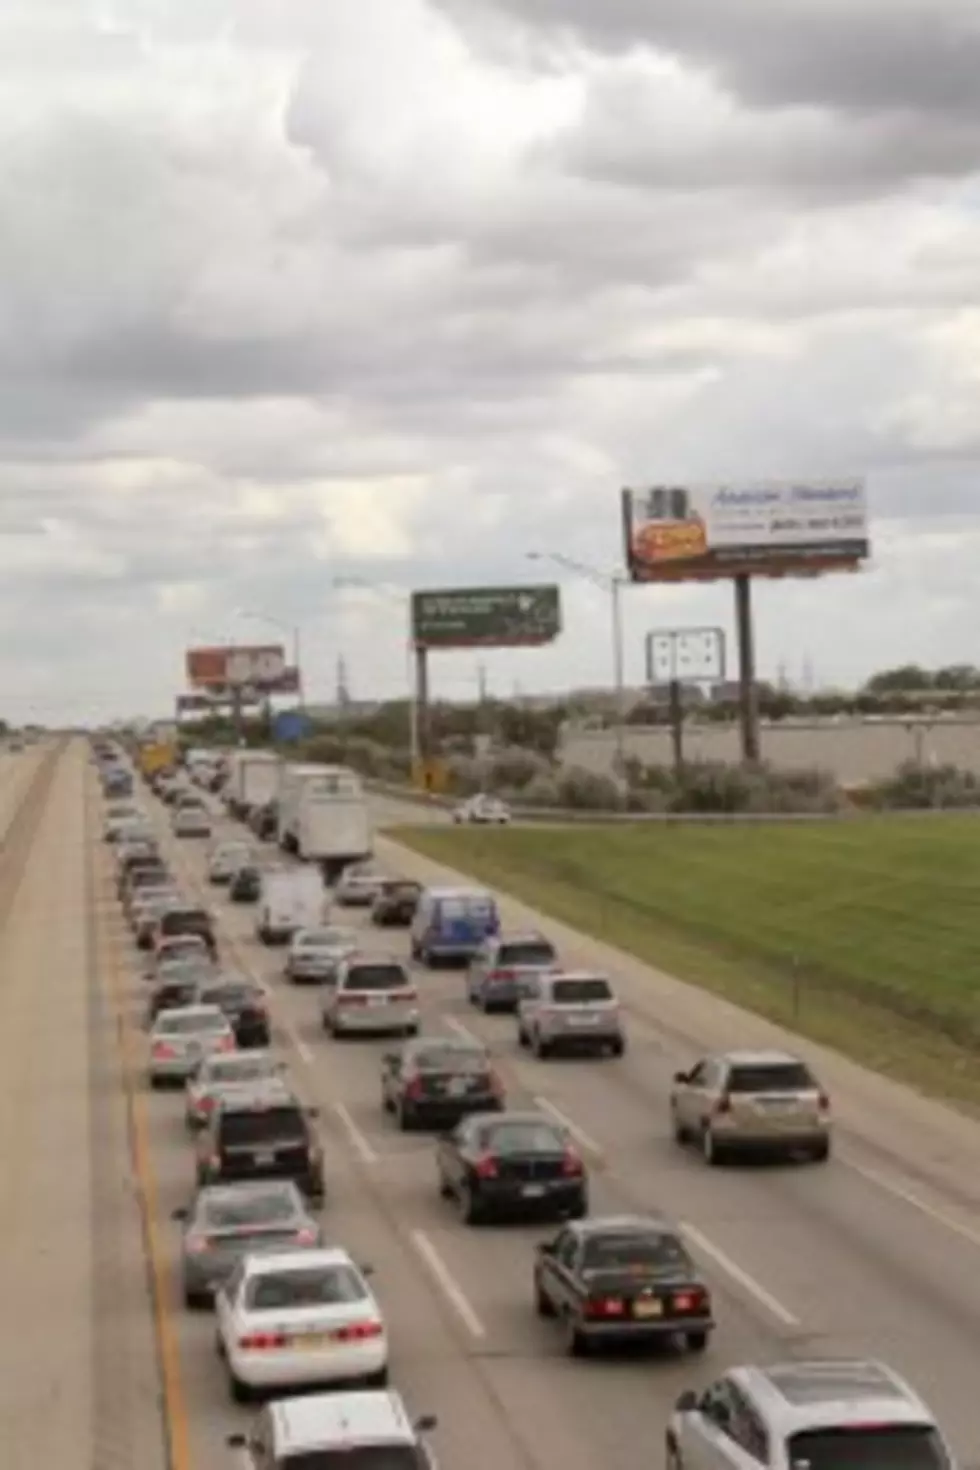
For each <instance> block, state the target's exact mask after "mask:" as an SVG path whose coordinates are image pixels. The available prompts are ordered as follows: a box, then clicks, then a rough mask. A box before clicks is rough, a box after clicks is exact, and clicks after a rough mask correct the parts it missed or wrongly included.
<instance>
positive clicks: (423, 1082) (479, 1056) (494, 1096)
mask: <svg viewBox="0 0 980 1470" xmlns="http://www.w3.org/2000/svg"><path fill="white" fill-rule="evenodd" d="M381 1100H382V1104H383V1106H384V1108H385V1111H386V1112H389V1113H394V1115H395V1117H396V1118H397V1120H398V1126H399V1128H401V1129H402V1130H403V1131H406V1132H407V1130H408V1129H410V1128H424V1127H441V1128H449V1127H451V1126H453V1125H454V1124H456V1123H458V1122H459V1120H460V1118H465V1117H466V1116H467V1115H468V1114H469V1113H491V1112H499V1111H500V1110H501V1109H502V1108H503V1105H504V1090H503V1087H502V1086H501V1083H500V1080H499V1078H498V1077H497V1074H496V1072H495V1071H494V1070H493V1067H492V1066H491V1063H490V1054H489V1052H487V1050H486V1049H485V1048H484V1047H482V1046H475V1045H474V1044H473V1042H470V1041H460V1040H457V1039H456V1038H455V1037H445V1036H422V1037H418V1038H416V1039H415V1040H412V1041H407V1042H405V1044H404V1045H403V1046H400V1047H399V1048H398V1049H397V1050H394V1051H388V1052H385V1054H384V1056H383V1057H382V1059H381Z"/></svg>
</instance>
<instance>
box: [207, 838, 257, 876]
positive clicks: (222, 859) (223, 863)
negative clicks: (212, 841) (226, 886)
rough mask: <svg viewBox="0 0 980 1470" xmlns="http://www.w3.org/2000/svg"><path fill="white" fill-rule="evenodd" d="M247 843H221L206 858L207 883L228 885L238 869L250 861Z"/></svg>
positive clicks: (250, 855) (250, 850)
mask: <svg viewBox="0 0 980 1470" xmlns="http://www.w3.org/2000/svg"><path fill="white" fill-rule="evenodd" d="M251 857H252V849H251V848H250V847H249V845H248V843H247V842H222V843H220V844H219V845H218V846H217V847H216V848H215V849H214V851H213V852H212V853H211V855H210V856H209V858H208V882H209V883H216V884H217V883H230V882H231V880H232V878H233V877H234V875H235V874H236V873H237V872H238V869H239V868H243V867H244V866H245V865H246V863H248V862H249V861H250V860H251Z"/></svg>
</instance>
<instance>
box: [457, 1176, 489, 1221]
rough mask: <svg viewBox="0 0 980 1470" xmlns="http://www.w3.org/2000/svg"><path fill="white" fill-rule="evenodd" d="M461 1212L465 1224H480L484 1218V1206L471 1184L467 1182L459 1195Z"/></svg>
mask: <svg viewBox="0 0 980 1470" xmlns="http://www.w3.org/2000/svg"><path fill="white" fill-rule="evenodd" d="M459 1204H460V1212H461V1214H462V1217H463V1224H464V1225H479V1224H480V1223H481V1221H482V1219H483V1208H482V1206H481V1204H480V1201H479V1199H478V1198H477V1196H476V1193H475V1192H474V1190H473V1189H472V1188H471V1186H470V1185H468V1184H465V1185H464V1186H463V1188H462V1190H461V1191H460V1196H459Z"/></svg>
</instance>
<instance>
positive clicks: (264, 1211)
mask: <svg viewBox="0 0 980 1470" xmlns="http://www.w3.org/2000/svg"><path fill="white" fill-rule="evenodd" d="M199 1213H200V1217H201V1219H202V1221H203V1223H204V1225H205V1227H206V1228H207V1229H209V1230H233V1229H234V1228H235V1227H236V1226H238V1225H284V1224H288V1222H289V1221H291V1220H295V1218H296V1216H297V1214H298V1213H299V1210H298V1208H297V1199H296V1196H295V1194H294V1193H293V1191H292V1190H291V1189H270V1190H264V1191H263V1192H262V1193H259V1191H258V1190H252V1189H249V1190H243V1191H242V1192H241V1193H240V1194H236V1193H232V1192H231V1191H229V1193H228V1194H224V1195H219V1196H217V1197H214V1198H210V1199H203V1200H202V1201H201V1206H200V1212H199Z"/></svg>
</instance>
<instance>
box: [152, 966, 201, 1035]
mask: <svg viewBox="0 0 980 1470" xmlns="http://www.w3.org/2000/svg"><path fill="white" fill-rule="evenodd" d="M197 990H198V982H197V980H196V979H195V978H192V977H191V976H190V975H181V976H174V977H173V978H172V979H167V980H161V981H160V983H159V984H158V985H156V986H155V987H154V989H153V990H152V992H151V994H150V999H149V1002H148V1004H147V1007H146V1024H147V1029H149V1027H151V1026H152V1025H153V1022H154V1021H155V1020H156V1018H157V1016H159V1014H160V1012H161V1011H179V1010H180V1009H181V1008H182V1007H183V1006H192V1005H194V1004H196V1000H197Z"/></svg>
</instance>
